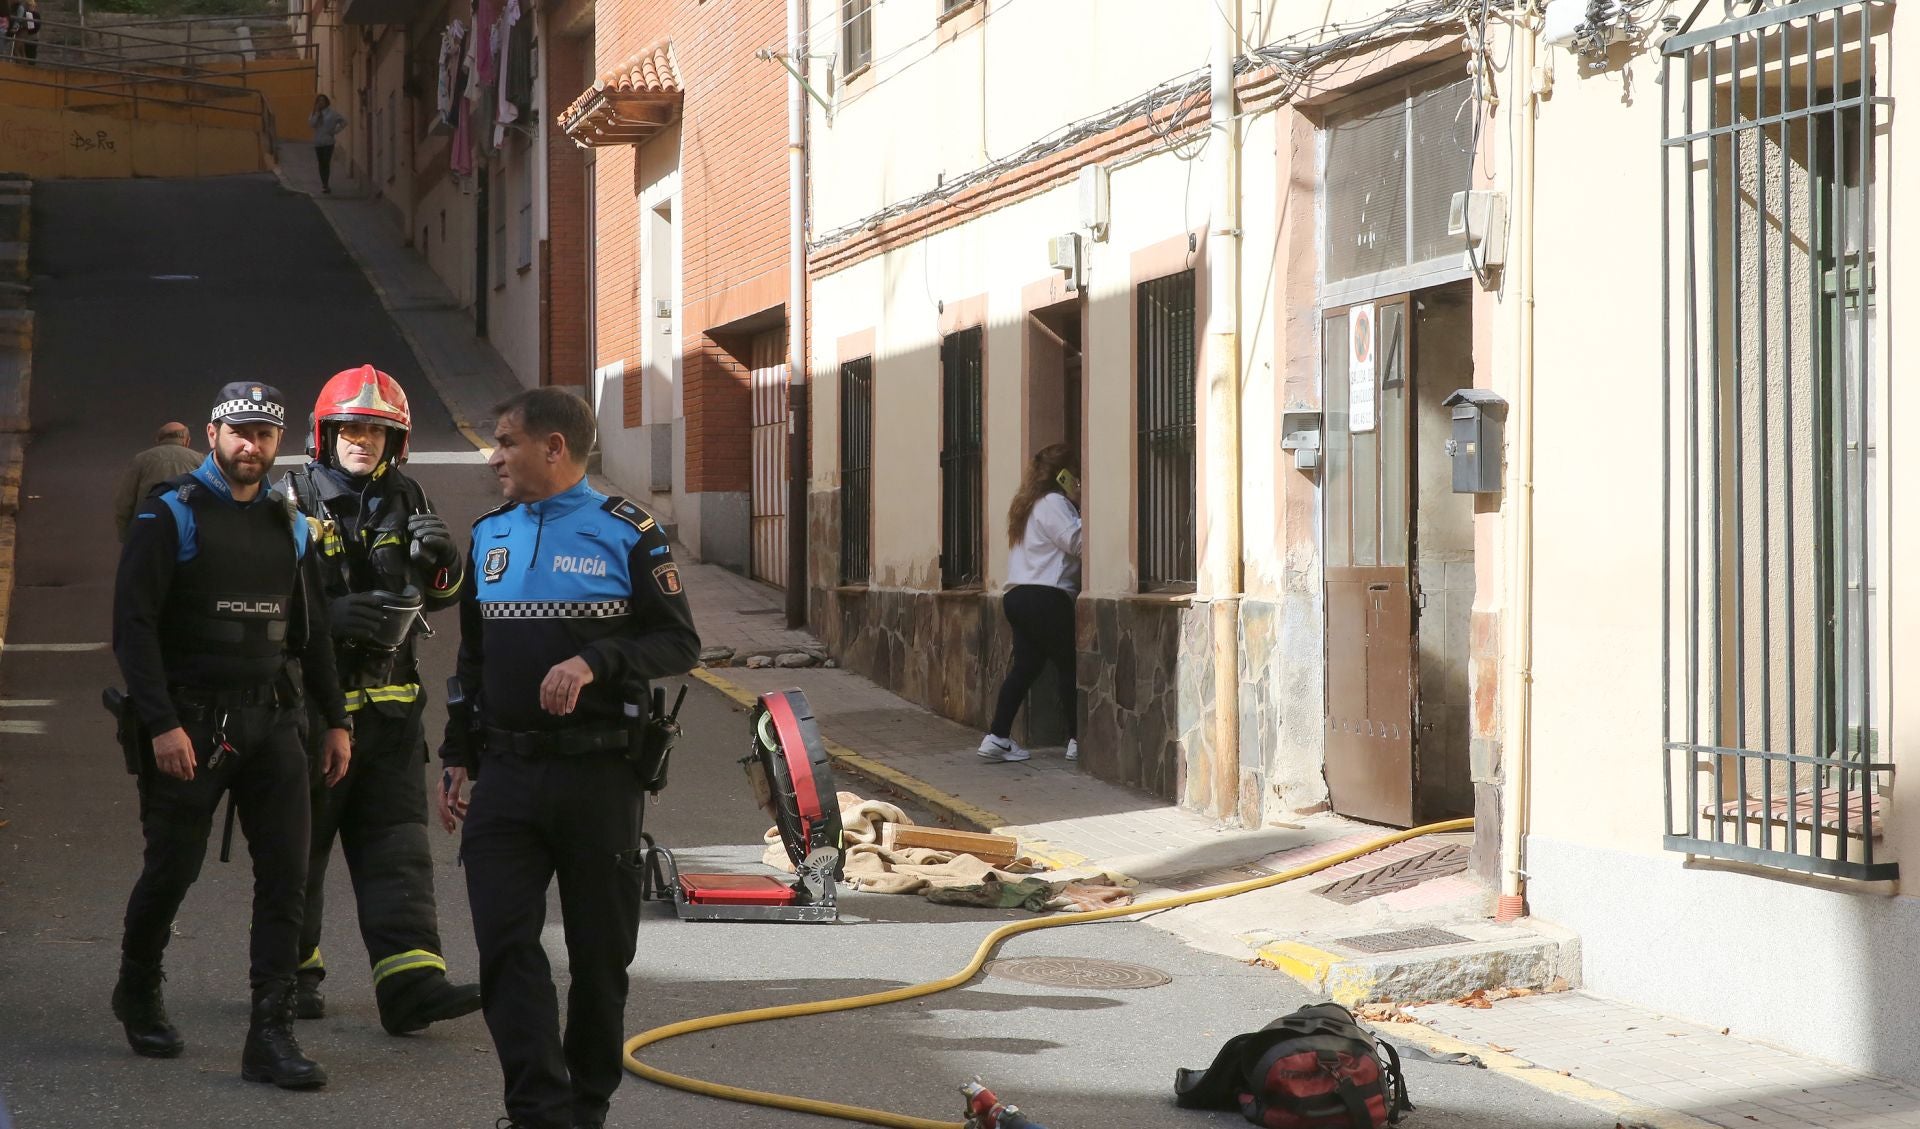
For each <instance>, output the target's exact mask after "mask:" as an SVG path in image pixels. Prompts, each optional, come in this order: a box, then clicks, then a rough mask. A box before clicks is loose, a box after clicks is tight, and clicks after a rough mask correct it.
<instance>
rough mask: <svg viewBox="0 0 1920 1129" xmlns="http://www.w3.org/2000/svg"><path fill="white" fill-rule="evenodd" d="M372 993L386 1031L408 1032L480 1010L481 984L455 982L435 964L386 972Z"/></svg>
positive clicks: (409, 1033)
mask: <svg viewBox="0 0 1920 1129" xmlns="http://www.w3.org/2000/svg"><path fill="white" fill-rule="evenodd" d="M373 994H374V999H375V1001H376V1002H377V1003H378V1004H379V1005H380V1026H382V1027H384V1028H386V1030H387V1034H389V1035H411V1034H413V1033H414V1032H416V1031H425V1030H426V1029H427V1027H428V1025H429V1024H434V1023H438V1022H440V1021H441V1020H443V1019H458V1018H460V1017H461V1016H463V1015H471V1014H472V1013H474V1012H476V1011H479V1010H480V985H478V984H455V983H453V982H451V981H449V980H448V979H447V976H446V973H444V972H441V971H440V970H439V969H437V968H421V969H415V970H412V971H409V972H402V973H399V974H397V975H394V976H389V977H387V978H386V979H385V980H382V981H380V983H379V984H377V985H375V987H374V990H373Z"/></svg>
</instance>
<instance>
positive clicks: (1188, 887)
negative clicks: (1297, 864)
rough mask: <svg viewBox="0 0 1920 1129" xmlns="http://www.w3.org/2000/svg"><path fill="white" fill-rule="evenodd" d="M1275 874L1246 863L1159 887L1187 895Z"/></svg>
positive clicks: (1181, 879) (1210, 871)
mask: <svg viewBox="0 0 1920 1129" xmlns="http://www.w3.org/2000/svg"><path fill="white" fill-rule="evenodd" d="M1277 873H1279V872H1278V871H1274V870H1268V869H1267V868H1266V867H1264V866H1259V865H1257V864H1254V863H1247V864H1245V865H1243V866H1230V867H1228V868H1226V869H1225V870H1208V871H1203V872H1201V873H1199V874H1188V875H1185V876H1183V877H1181V878H1178V879H1176V880H1174V881H1171V882H1162V883H1160V885H1162V886H1165V887H1166V888H1167V889H1169V890H1178V891H1180V892H1181V893H1187V892H1189V891H1192V890H1203V889H1205V888H1206V887H1208V886H1225V885H1228V884H1229V883H1233V882H1246V881H1249V880H1250V879H1254V878H1272V877H1273V876H1274V875H1275V874H1277Z"/></svg>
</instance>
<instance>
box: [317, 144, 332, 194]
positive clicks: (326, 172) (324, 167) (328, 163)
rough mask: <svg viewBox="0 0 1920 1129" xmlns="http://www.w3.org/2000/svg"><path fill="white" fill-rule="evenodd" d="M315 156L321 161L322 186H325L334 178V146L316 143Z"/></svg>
mask: <svg viewBox="0 0 1920 1129" xmlns="http://www.w3.org/2000/svg"><path fill="white" fill-rule="evenodd" d="M313 156H314V159H315V160H316V161H318V162H319V163H320V187H322V188H325V187H327V182H328V181H330V180H332V179H333V146H331V145H315V146H314V147H313Z"/></svg>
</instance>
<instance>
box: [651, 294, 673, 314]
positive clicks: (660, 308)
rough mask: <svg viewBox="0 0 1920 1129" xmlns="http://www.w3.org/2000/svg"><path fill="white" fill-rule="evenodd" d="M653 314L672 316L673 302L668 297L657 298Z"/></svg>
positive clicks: (654, 301) (654, 302)
mask: <svg viewBox="0 0 1920 1129" xmlns="http://www.w3.org/2000/svg"><path fill="white" fill-rule="evenodd" d="M653 316H654V317H657V318H670V317H672V316H673V302H672V301H671V300H669V299H666V298H655V299H654V300H653Z"/></svg>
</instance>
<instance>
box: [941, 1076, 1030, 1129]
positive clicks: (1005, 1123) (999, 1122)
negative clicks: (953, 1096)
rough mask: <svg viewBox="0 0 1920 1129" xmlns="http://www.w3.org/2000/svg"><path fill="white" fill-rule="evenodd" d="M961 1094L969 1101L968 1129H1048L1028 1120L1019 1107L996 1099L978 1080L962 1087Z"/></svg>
mask: <svg viewBox="0 0 1920 1129" xmlns="http://www.w3.org/2000/svg"><path fill="white" fill-rule="evenodd" d="M960 1093H961V1094H962V1095H964V1096H965V1097H966V1099H967V1121H966V1126H967V1129H1047V1127H1046V1126H1044V1125H1042V1124H1040V1123H1039V1122H1038V1121H1030V1120H1028V1118H1027V1116H1026V1115H1025V1114H1023V1113H1021V1112H1020V1107H1019V1106H1017V1105H1007V1104H1006V1103H1005V1102H1002V1101H1001V1100H1000V1099H999V1098H998V1097H995V1096H994V1093H993V1091H992V1090H989V1089H987V1088H986V1087H985V1086H983V1085H981V1084H980V1080H979V1079H978V1078H976V1079H974V1080H973V1081H971V1082H968V1083H967V1084H966V1085H964V1086H962V1087H960Z"/></svg>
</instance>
